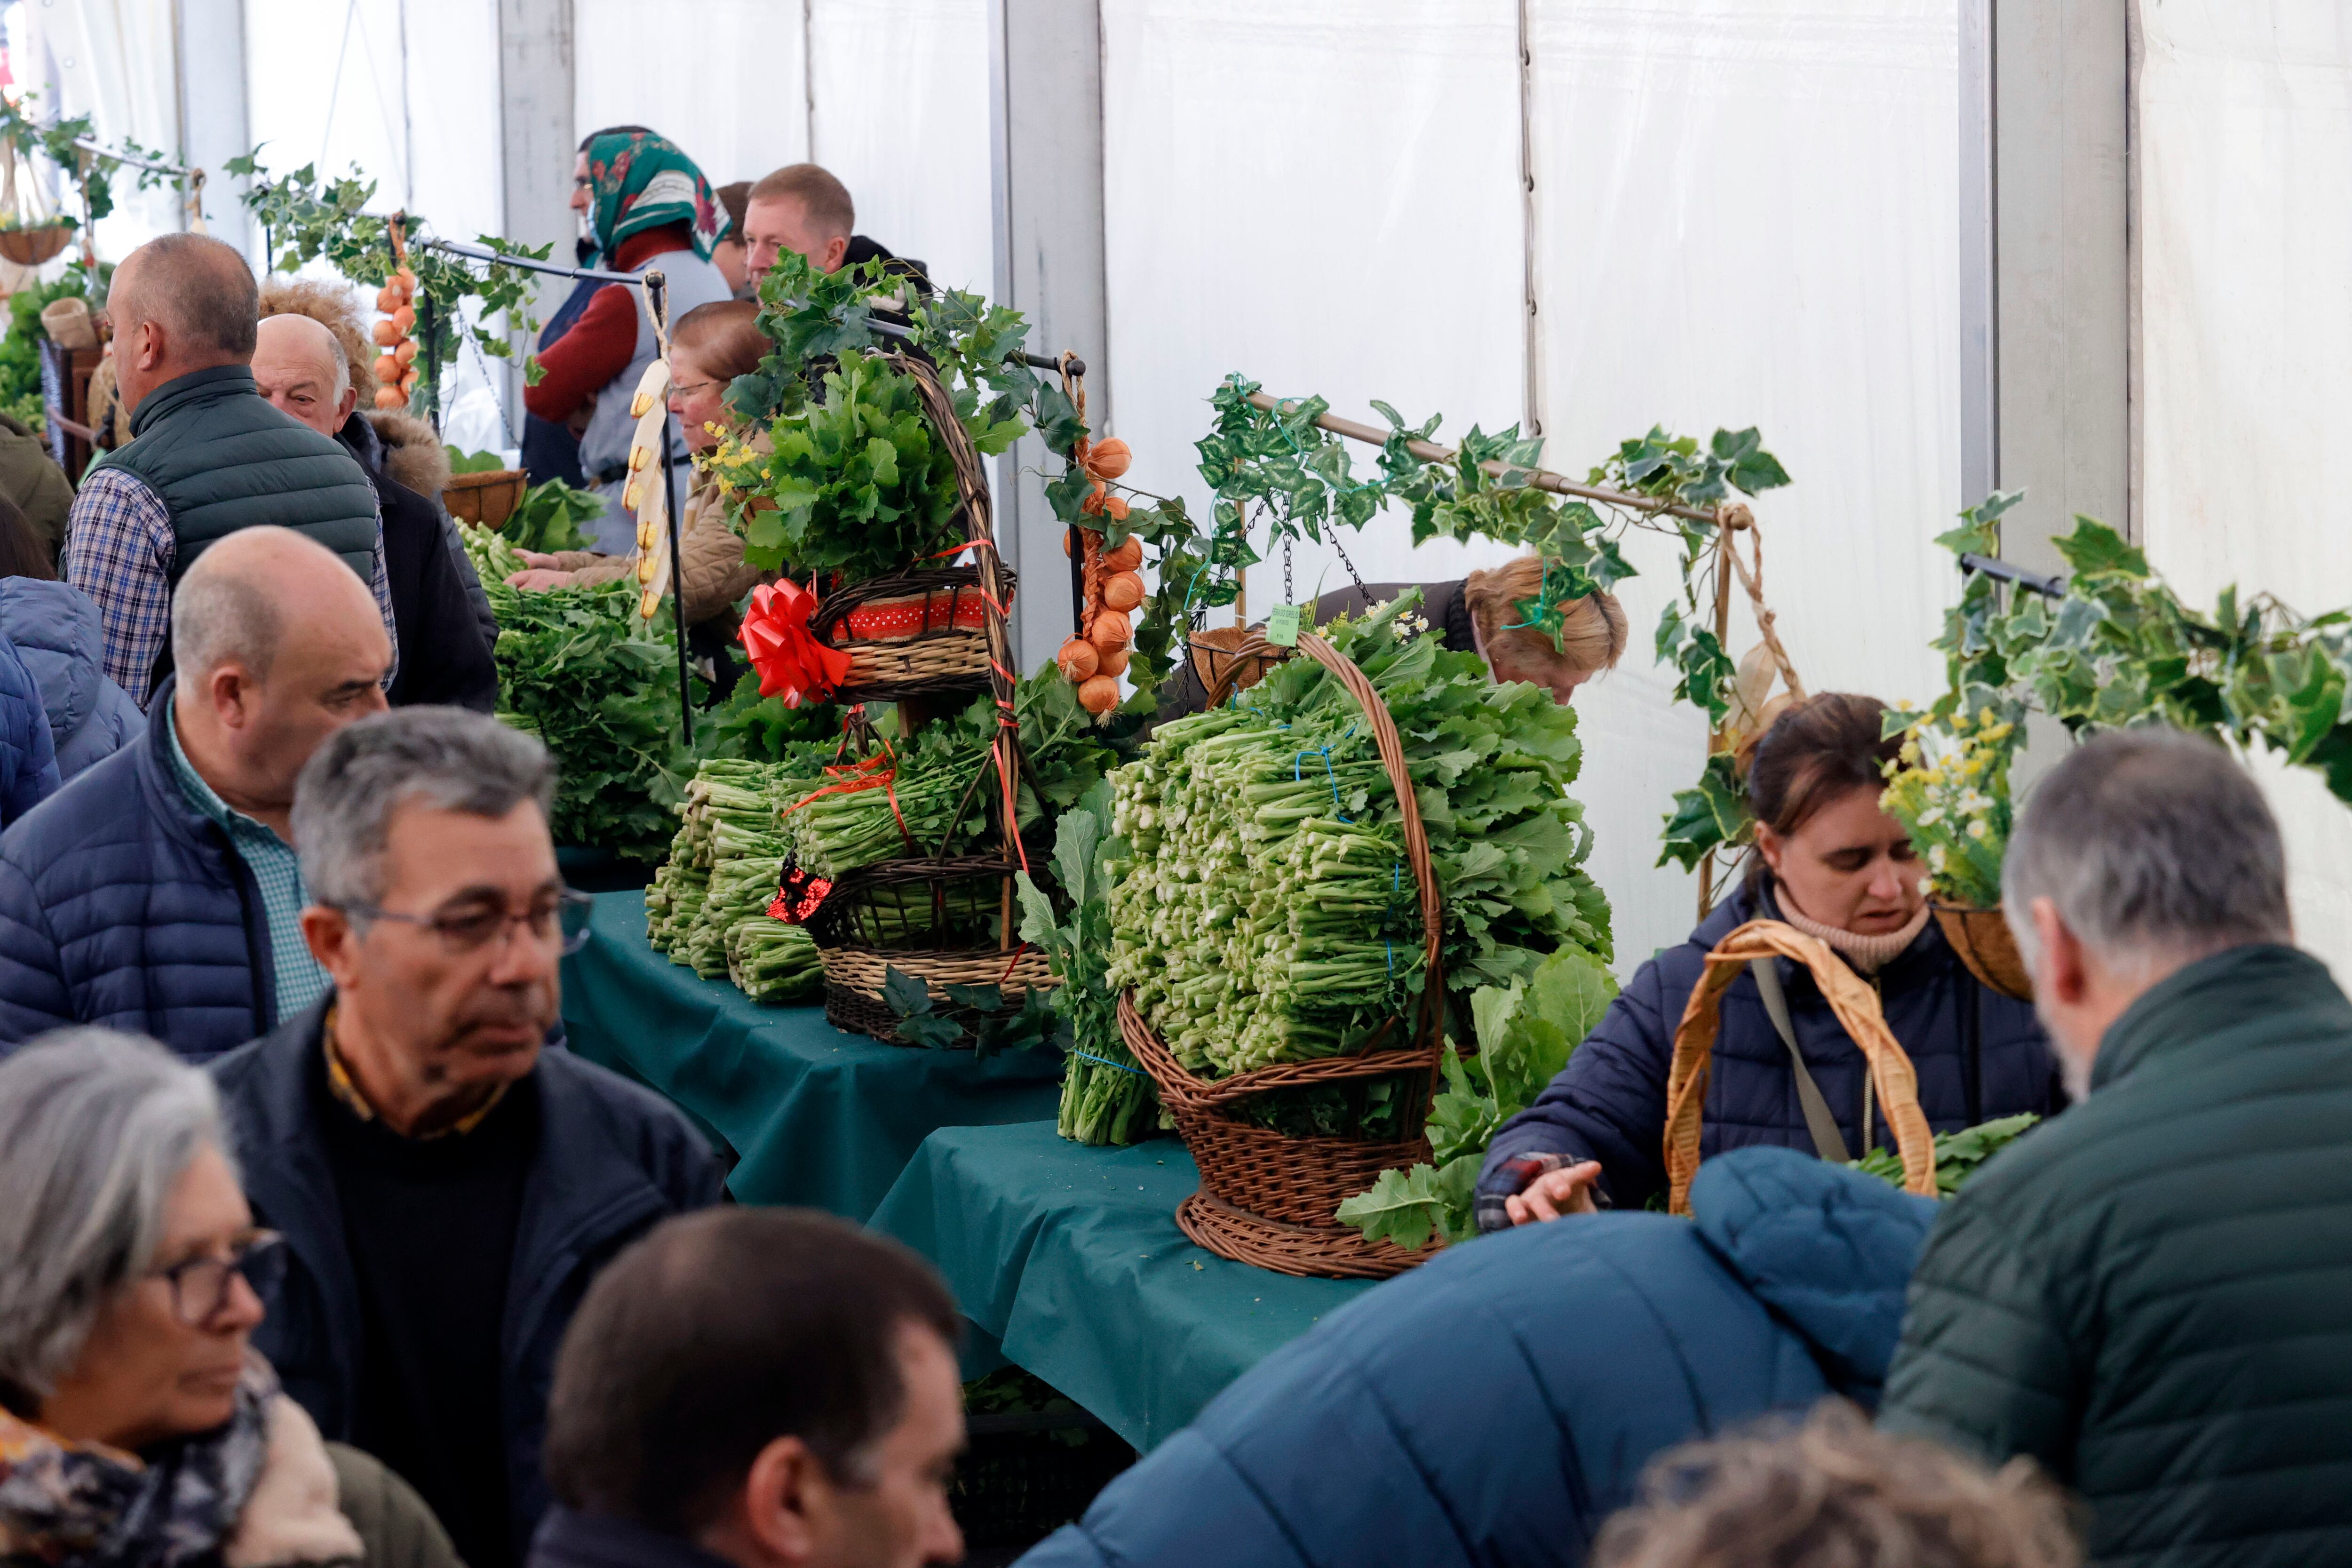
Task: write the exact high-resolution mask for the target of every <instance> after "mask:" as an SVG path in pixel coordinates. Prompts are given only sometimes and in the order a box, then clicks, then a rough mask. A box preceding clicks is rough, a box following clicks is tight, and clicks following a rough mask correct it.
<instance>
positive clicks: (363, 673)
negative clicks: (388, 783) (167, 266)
mask: <svg viewBox="0 0 2352 1568" xmlns="http://www.w3.org/2000/svg"><path fill="white" fill-rule="evenodd" d="M174 605H175V606H176V608H175V615H174V620H173V627H172V641H173V647H174V649H175V650H176V653H177V657H178V669H177V672H176V673H174V674H173V675H171V676H167V677H166V678H165V679H164V681H163V685H162V687H161V688H159V689H158V691H157V700H156V702H155V705H154V709H153V712H152V716H151V720H150V722H149V723H148V726H147V732H146V734H145V736H144V737H143V738H142V739H141V741H140V742H138V743H137V744H135V745H130V746H125V747H123V748H122V749H121V751H119V752H115V753H114V754H113V755H112V756H110V757H107V758H105V759H104V760H103V761H100V762H99V763H94V764H92V765H91V766H89V767H88V768H86V769H84V770H83V771H82V772H81V773H78V774H76V775H75V776H74V778H73V779H72V780H71V781H70V782H69V783H68V784H67V785H66V786H65V787H64V788H63V789H60V790H59V791H58V793H57V794H56V795H52V796H50V797H49V798H48V799H47V801H44V802H43V803H42V804H41V805H40V806H38V807H37V808H36V809H34V810H33V811H31V812H29V813H27V814H26V816H24V817H23V818H22V819H21V820H19V821H18V822H16V823H15V824H14V825H12V826H10V827H9V828H8V830H7V831H6V832H5V833H0V1051H5V1049H6V1048H7V1047H9V1046H10V1045H13V1044H15V1043H16V1042H19V1041H22V1040H26V1039H29V1038H31V1037H33V1036H35V1035H37V1034H40V1033H42V1032H43V1031H44V1030H47V1029H53V1028H57V1027H59V1026H64V1025H68V1024H103V1025H107V1026H110V1027H113V1028H119V1029H128V1030H131V1031H132V1032H134V1033H137V1034H142V1035H149V1036H152V1037H154V1038H157V1039H160V1040H163V1041H164V1042H166V1043H167V1044H169V1045H170V1046H171V1047H172V1048H173V1050H175V1051H177V1052H179V1053H180V1054H181V1055H182V1056H184V1057H186V1058H189V1059H191V1060H194V1061H204V1060H206V1059H208V1058H212V1057H215V1056H217V1055H219V1054H220V1053H221V1052H223V1051H226V1050H228V1049H230V1048H232V1047H236V1046H239V1045H242V1044H244V1043H245V1042H246V1041H247V1040H249V1039H251V1038H253V1037H254V1036H256V1035H257V1034H263V1033H266V1032H268V1030H270V1029H272V1028H275V1027H276V1026H278V1024H279V1023H280V1022H282V1021H283V1020H285V1019H287V1018H289V1017H293V1016H296V1015H299V1013H301V1012H302V1010H303V1009H304V1008H306V1007H308V1006H309V1005H310V1004H311V1003H312V1002H313V1001H315V1000H316V999H317V998H318V997H319V995H320V994H321V993H323V992H324V991H325V990H326V988H327V973H326V971H324V970H323V969H321V968H320V966H319V964H318V963H317V961H316V960H314V959H313V958H312V957H311V956H310V948H309V947H308V946H307V945H305V943H304V942H303V940H302V930H301V911H302V907H303V905H304V904H305V903H307V902H308V901H309V900H308V899H307V897H306V896H305V894H304V892H303V889H302V879H301V875H300V870H299V866H298V865H297V863H296V860H295V856H294V850H293V848H292V844H293V838H294V827H293V815H292V814H293V805H294V781H295V778H296V775H298V774H299V773H300V772H301V771H302V764H303V763H306V762H308V761H310V753H311V752H314V751H316V750H317V749H318V746H319V742H321V741H323V740H325V739H326V737H327V736H328V734H330V733H331V731H335V730H338V729H340V728H341V727H342V726H343V725H345V724H348V723H350V722H351V721H353V720H354V719H358V718H361V717H362V716H363V715H366V714H369V713H373V712H375V711H377V710H380V709H382V708H383V687H382V684H381V683H382V681H383V675H384V671H385V669H386V668H387V667H388V666H389V665H390V664H391V662H392V649H391V646H390V643H389V642H388V640H387V639H386V638H385V637H384V633H383V623H382V622H380V621H379V620H377V619H376V617H375V615H374V614H373V609H374V606H373V603H372V602H371V601H370V599H369V597H368V592H367V588H366V585H365V584H362V583H361V582H360V580H359V579H358V578H357V577H355V576H353V575H352V573H351V571H350V570H349V569H348V568H347V567H345V566H344V564H343V563H341V562H340V561H338V560H337V559H336V558H335V556H334V555H333V553H332V552H330V551H328V550H327V549H326V548H324V547H323V546H321V545H320V544H318V543H315V542H312V541H310V540H309V539H305V538H304V537H303V536H302V535H300V534H299V533H296V532H294V531H291V530H289V529H282V528H247V529H242V530H239V531H237V532H236V533H234V534H231V535H230V536H229V537H228V538H226V539H224V540H222V541H221V542H219V543H218V544H215V545H214V546H213V547H212V549H210V550H208V551H206V552H205V555H204V557H203V559H201V560H199V561H198V562H197V563H195V564H194V566H192V567H190V568H189V570H188V574H187V575H186V576H185V577H184V578H182V579H181V581H180V588H179V594H178V595H177V597H176V598H175V600H174Z"/></svg>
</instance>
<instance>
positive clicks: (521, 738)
mask: <svg viewBox="0 0 2352 1568" xmlns="http://www.w3.org/2000/svg"><path fill="white" fill-rule="evenodd" d="M554 789H555V765H554V763H553V762H552V761H551V759H550V758H549V756H548V754H547V751H546V748H545V747H543V746H541V744H540V743H539V742H537V741H534V740H532V739H530V737H528V736H525V735H523V734H520V733H519V732H518V731H513V730H510V729H509V728H507V727H506V726H505V725H503V724H500V723H499V721H497V720H495V719H492V718H490V717H488V715H485V714H478V713H467V712H464V711H462V710H455V709H449V708H404V709H396V710H393V711H391V712H389V713H383V714H378V715H376V716H374V717H373V718H370V719H367V720H364V721H361V722H359V723H357V724H353V725H352V726H350V727H349V728H347V729H345V730H342V731H339V732H338V733H337V734H336V735H335V736H333V737H332V738H331V739H330V740H329V741H328V742H326V743H325V744H324V745H322V746H320V748H319V750H318V752H317V753H316V754H315V755H314V756H313V757H312V758H311V760H310V763H309V764H308V765H307V766H306V767H305V768H304V770H303V772H302V776H301V780H300V783H299V786H298V788H297V792H296V796H295V803H294V827H295V841H296V842H297V843H298V844H299V845H300V847H301V865H302V874H303V879H304V884H305V886H306V887H307V888H308V889H310V893H311V896H312V900H313V901H312V903H311V904H310V907H309V908H308V909H306V910H303V913H302V930H303V935H304V937H305V939H306V940H307V942H308V943H309V946H310V951H311V952H312V953H313V955H315V956H316V957H317V958H318V960H319V961H320V963H321V964H322V965H323V967H324V968H325V969H326V970H327V972H328V973H329V974H330V975H331V976H332V980H333V985H332V989H331V990H330V991H329V992H327V993H326V994H324V995H322V996H321V997H320V999H319V1000H318V1002H317V1003H316V1004H315V1005H312V1006H310V1008H308V1009H307V1010H305V1011H304V1012H302V1013H301V1014H300V1015H299V1016H294V1017H291V1018H289V1019H288V1020H287V1021H286V1022H285V1023H283V1024H281V1025H280V1026H278V1028H277V1029H276V1030H274V1031H273V1032H271V1033H270V1034H268V1035H266V1036H264V1037H262V1038H260V1039H258V1040H256V1041H255V1042H253V1043H252V1044H251V1045H249V1046H247V1047H243V1048H242V1049H239V1050H236V1051H232V1052H231V1053H229V1054H228V1055H227V1056H226V1057H224V1058H220V1059H219V1060H218V1061H216V1062H215V1063H213V1064H212V1068H211V1070H212V1072H213V1074H214V1077H215V1079H216V1080H217V1081H218V1082H219V1085H220V1089H221V1099H222V1103H223V1108H224V1110H225V1111H226V1115H227V1118H228V1121H229V1122H230V1124H231V1126H232V1128H233V1129H234V1131H235V1132H236V1146H237V1151H238V1153H239V1156H240V1159H241V1162H242V1163H243V1165H244V1168H245V1182H246V1193H247V1197H248V1198H249V1199H250V1200H251V1202H252V1204H253V1207H254V1213H255V1215H256V1217H257V1220H258V1222H259V1223H261V1224H263V1225H265V1226H270V1227H272V1228H273V1229H276V1230H278V1231H279V1232H281V1233H283V1234H284V1236H285V1237H286V1238H287V1244H288V1247H289V1252H290V1254H291V1262H290V1267H289V1269H288V1270H287V1275H286V1279H284V1281H283V1283H282V1284H280V1285H279V1286H278V1287H277V1288H276V1289H273V1290H272V1291H271V1293H270V1295H269V1297H268V1301H267V1304H268V1319H267V1320H266V1321H264V1323H263V1325H262V1327H261V1329H260V1330H259V1331H257V1333H256V1335H255V1339H254V1343H255V1346H256V1348H257V1349H258V1350H260V1351H261V1352H262V1353H263V1354H265V1355H267V1356H268V1358H269V1361H270V1364H271V1365H273V1366H275V1367H276V1368H277V1369H278V1376H279V1378H280V1379H281V1380H283V1382H284V1384H285V1387H286V1392H287V1393H288V1394H291V1395H292V1396H293V1397H294V1398H295V1399H296V1400H298V1401H299V1403H300V1404H301V1405H303V1407H304V1408H306V1409H307V1410H309V1411H310V1415H312V1417H313V1418H314V1419H316V1420H317V1422H318V1424H319V1428H320V1431H321V1432H323V1433H324V1434H326V1436H329V1437H330V1438H332V1439H336V1440H339V1441H343V1442H349V1443H351V1444H352V1445H353V1446H354V1447H359V1448H362V1449H364V1450H365V1451H367V1452H369V1453H371V1454H373V1455H374V1456H375V1457H376V1458H380V1459H382V1460H383V1462H384V1463H385V1464H387V1465H388V1466H390V1467H391V1468H393V1469H394V1471H396V1472H398V1473H399V1474H400V1475H402V1476H404V1477H405V1478H406V1479H408V1480H409V1481H410V1482H411V1483H412V1484H413V1485H415V1488H416V1489H417V1490H418V1491H419V1492H420V1493H422V1494H423V1495H424V1497H425V1500H426V1501H427V1502H428V1503H430V1504H431V1505H432V1507H433V1510H434V1512H435V1513H436V1515H437V1516H438V1517H439V1518H440V1520H441V1522H442V1523H443V1524H444V1525H446V1527H447V1528H448V1531H449V1534H450V1538H451V1539H452V1540H453V1541H454V1542H456V1543H457V1550H458V1554H459V1555H460V1556H461V1557H463V1558H464V1559H465V1561H466V1562H467V1563H469V1564H471V1565H472V1568H503V1565H507V1564H512V1563H518V1562H520V1559H521V1556H522V1552H523V1550H524V1547H525V1545H526V1544H527V1543H528V1542H529V1541H530V1533H531V1531H532V1530H533V1529H534V1528H535V1527H536V1526H537V1524H538V1522H539V1517H540V1514H541V1511H543V1510H544V1509H545V1507H546V1505H547V1489H546V1484H545V1482H544V1480H543V1479H542V1478H541V1465H540V1447H541V1435H542V1433H543V1431H544V1426H545V1420H546V1410H547V1401H548V1393H549V1389H550V1386H551V1382H552V1379H553V1375H554V1367H555V1354H556V1349H557V1346H558V1343H559V1342H561V1340H562V1336H563V1331H564V1328H565V1326H566V1325H567V1324H568V1323H569V1322H570V1321H571V1318H572V1311H573V1310H574V1309H575V1308H576V1307H577V1306H578V1305H579V1302H580V1300H581V1297H582V1294H583V1292H584V1291H585V1290H586V1289H587V1287H588V1282H589V1280H590V1279H591V1278H593V1275H594V1274H595V1272H596V1271H597V1269H598V1268H601V1267H602V1266H603V1265H604V1262H605V1261H606V1260H607V1259H609V1258H611V1257H612V1256H613V1255H614V1253H615V1252H616V1251H618V1250H619V1249H620V1248H621V1247H624V1246H625V1245H626V1244H627V1243H628V1242H629V1241H630V1240H632V1239H633V1238H635V1237H636V1236H638V1235H639V1234H640V1233H642V1232H644V1231H645V1230H646V1229H647V1228H649V1227H650V1226H653V1225H654V1224H655V1223H656V1222H657V1221H659V1220H661V1219H662V1218H664V1217H665V1216H667V1215H673V1214H677V1213H680V1212H683V1211H685V1210H688V1209H696V1208H702V1207H705V1206H708V1205H710V1204H713V1203H715V1202H717V1201H718V1198H719V1169H718V1163H717V1161H716V1160H714V1159H713V1158H712V1155H711V1152H710V1150H709V1147H708V1145H706V1144H705V1143H704V1142H702V1140H701V1139H700V1137H699V1136H698V1134H697V1133H696V1132H695V1131H694V1129H693V1128H692V1127H691V1126H690V1125H689V1124H688V1122H687V1121H686V1119H685V1117H683V1116H682V1115H680V1114H679V1113H678V1112H677V1110H673V1109H671V1108H670V1107H669V1106H668V1105H667V1104H666V1103H664V1102H663V1101H662V1100H659V1099H658V1098H657V1097H656V1096H655V1095H653V1094H652V1093H651V1092H649V1091H647V1090H646V1089H639V1088H637V1087H635V1085H632V1084H630V1083H628V1082H626V1081H625V1080H624V1079H621V1078H619V1077H617V1076H615V1075H614V1074H612V1073H610V1072H607V1071H605V1070H604V1068H598V1067H594V1066H592V1065H590V1064H588V1063H586V1062H583V1061H582V1060H580V1059H579V1058H576V1057H573V1056H572V1055H571V1054H570V1053H569V1052H566V1051H542V1050H541V1042H542V1040H543V1039H544V1037H546V1035H547V1033H548V1031H549V1030H550V1029H551V1027H552V1026H553V1025H554V1023H555V1020H556V1017H557V1012H558V1001H559V987H558V979H557V969H558V962H559V960H560V959H561V957H562V954H563V952H566V951H567V950H568V949H570V948H571V947H572V946H573V945H574V942H573V939H574V937H576V936H584V934H585V931H586V926H585V922H584V917H583V916H581V914H580V911H579V910H578V908H577V904H578V903H579V902H580V901H582V900H580V898H579V895H576V894H572V893H568V892H567V891H566V890H565V889H564V887H563V882H562V878H561V877H560V876H559V875H558V873H557V871H556V866H555V847H554V844H553V842H552V841H551V839H550V837H549V836H548V829H547V816H546V813H547V808H548V805H549V803H550V801H551V798H552V796H553V794H554Z"/></svg>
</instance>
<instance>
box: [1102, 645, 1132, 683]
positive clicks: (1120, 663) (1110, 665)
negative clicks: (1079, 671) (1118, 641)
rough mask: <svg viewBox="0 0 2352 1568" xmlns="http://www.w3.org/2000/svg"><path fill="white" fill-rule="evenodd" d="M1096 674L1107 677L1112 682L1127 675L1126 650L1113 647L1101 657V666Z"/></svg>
mask: <svg viewBox="0 0 2352 1568" xmlns="http://www.w3.org/2000/svg"><path fill="white" fill-rule="evenodd" d="M1096 673H1097V674H1099V675H1108V676H1109V677H1110V678H1111V679H1114V680H1116V679H1118V677H1120V676H1122V675H1125V674H1126V673H1127V649H1125V648H1123V647H1115V648H1113V649H1111V650H1110V651H1109V652H1108V653H1107V654H1105V655H1103V656H1102V664H1101V666H1100V667H1099V668H1097V671H1096Z"/></svg>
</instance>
